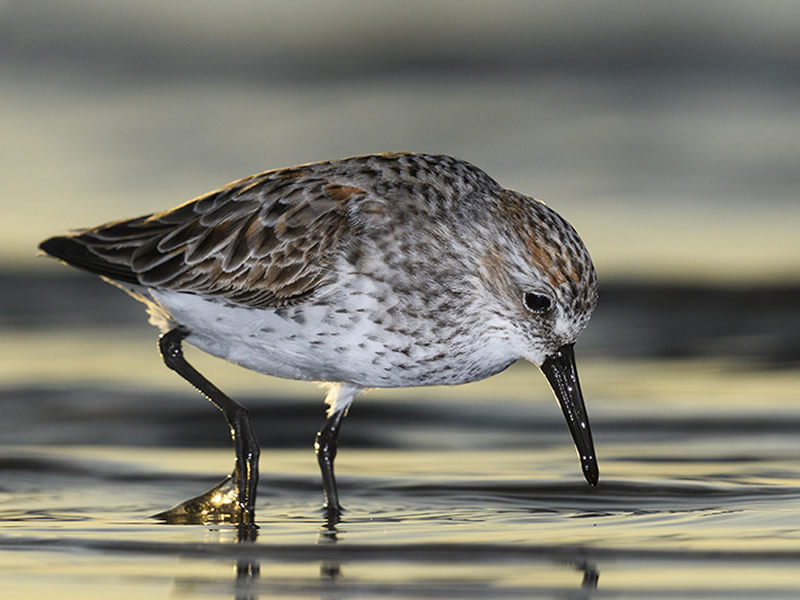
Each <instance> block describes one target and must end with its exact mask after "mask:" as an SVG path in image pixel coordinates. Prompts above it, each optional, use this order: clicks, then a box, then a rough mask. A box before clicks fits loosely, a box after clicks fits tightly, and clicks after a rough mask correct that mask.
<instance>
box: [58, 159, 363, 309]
mask: <svg viewBox="0 0 800 600" xmlns="http://www.w3.org/2000/svg"><path fill="white" fill-rule="evenodd" d="M365 194H366V192H365V191H364V190H362V189H360V188H356V187H352V186H350V187H347V186H342V185H339V184H337V183H335V181H331V179H330V175H329V176H328V177H327V178H326V177H321V176H319V175H318V174H315V173H313V172H312V171H311V170H310V169H308V168H303V167H300V168H292V169H287V170H279V171H269V172H267V173H262V174H260V175H254V176H251V177H247V178H245V179H242V180H240V181H237V182H233V183H231V184H229V185H227V186H225V187H224V188H221V189H220V190H216V191H214V192H211V193H209V194H206V195H205V196H202V197H200V198H197V199H196V200H193V201H191V202H188V203H186V204H183V205H181V206H178V207H176V208H174V209H172V210H169V211H166V212H163V213H158V214H153V215H145V216H143V217H137V218H135V219H129V220H125V221H116V222H113V223H108V224H105V225H100V226H99V227H95V228H93V229H87V230H83V231H80V232H77V233H76V234H74V235H72V236H63V237H60V238H53V240H68V242H67V241H62V242H61V243H60V244H57V243H55V242H52V240H48V241H47V242H44V243H43V244H42V249H43V250H45V251H46V252H48V253H51V254H54V255H56V256H58V255H57V254H56V253H55V252H54V251H53V252H51V250H53V249H54V248H55V247H56V246H59V245H60V246H63V247H68V248H69V252H66V251H63V252H62V254H65V256H59V258H62V260H65V261H66V262H69V263H71V264H74V265H75V266H78V267H81V268H84V269H86V270H89V271H91V272H93V273H98V274H100V275H104V276H107V277H109V278H111V279H117V280H120V281H124V282H127V283H136V284H140V285H145V286H152V287H158V288H161V289H167V290H175V291H183V292H190V293H197V294H205V295H209V296H213V297H218V298H220V299H221V300H224V301H227V302H231V303H234V304H239V305H243V306H250V307H258V308H264V307H279V306H285V305H287V304H291V303H295V302H298V301H301V300H302V299H303V298H305V297H307V296H308V295H310V294H312V293H313V292H314V291H315V290H316V289H318V288H319V287H320V285H322V284H324V282H325V279H326V277H327V276H328V274H329V272H330V267H331V263H332V261H333V260H334V257H335V254H336V249H337V248H338V245H339V244H340V242H341V240H342V236H343V235H344V234H345V232H346V231H347V229H348V227H349V221H348V216H347V215H348V203H351V202H353V201H354V200H355V199H357V198H359V197H363V196H364V195H365ZM66 254H68V256H67V255H66Z"/></svg>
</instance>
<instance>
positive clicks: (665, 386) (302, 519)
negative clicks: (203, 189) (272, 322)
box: [0, 276, 800, 598]
mask: <svg viewBox="0 0 800 600" xmlns="http://www.w3.org/2000/svg"><path fill="white" fill-rule="evenodd" d="M76 277H78V279H73V278H71V277H67V278H60V277H56V278H48V277H44V278H42V279H40V280H36V279H35V278H34V279H31V278H27V279H26V280H25V281H27V283H25V282H23V281H21V280H15V281H13V283H14V285H12V286H6V289H15V290H16V291H15V295H14V298H15V299H11V298H10V296H6V297H5V298H3V300H4V304H3V309H4V310H3V314H4V315H5V321H4V322H3V323H2V329H3V335H2V337H1V338H0V353H2V361H0V362H2V366H1V367H0V381H2V387H0V403H2V406H3V409H4V419H3V421H2V423H0V476H1V478H0V554H1V555H2V560H0V578H1V579H2V584H3V597H4V598H19V597H26V598H28V597H45V596H51V595H52V594H53V590H58V594H59V596H61V597H64V598H71V597H80V598H101V597H102V598H107V597H115V598H125V597H131V598H141V597H164V596H172V597H195V596H197V597H233V598H258V597H261V598H266V597H278V598H318V597H319V598H350V597H364V598H373V597H374V598H378V597H380V598H408V597H411V598H429V597H430V598H434V597H435V598H441V597H458V598H518V597H526V598H527V597H543V598H551V597H560V598H594V597H597V598H603V597H623V598H627V597H630V598H637V597H645V596H646V597H648V598H654V597H664V598H698V597H703V598H751V597H758V598H796V597H797V596H798V594H800V466H798V461H797V458H796V457H797V456H798V455H799V454H800V436H798V435H797V432H798V431H800V403H798V402H797V399H798V392H797V390H798V389H800V370H798V369H797V364H798V363H797V351H796V350H797V346H796V342H795V341H794V340H795V339H796V338H795V337H794V332H793V331H792V329H791V328H792V327H793V325H792V323H795V322H797V319H796V316H797V315H796V310H797V308H795V307H796V306H797V304H796V303H794V302H793V300H792V299H793V298H794V297H795V295H796V291H792V290H784V292H782V293H777V292H776V291H775V290H771V291H769V290H767V291H763V290H762V291H761V292H759V291H758V290H750V291H749V292H746V293H745V292H743V291H742V290H738V291H737V290H733V291H731V290H728V291H725V290H706V291H705V292H703V291H702V290H699V289H693V290H686V289H662V290H653V289H651V290H638V291H636V290H635V289H631V288H626V287H624V286H623V287H616V288H614V287H613V286H612V287H611V288H609V289H608V290H607V293H606V294H605V296H604V298H606V301H605V304H604V305H601V308H600V309H598V313H597V315H596V317H595V319H594V320H593V322H592V325H591V326H590V329H589V330H588V331H587V336H586V337H585V339H582V341H581V343H580V344H579V345H578V361H579V370H580V372H581V376H582V382H583V387H584V392H585V395H586V397H587V406H588V409H589V412H590V416H591V419H592V426H593V431H594V437H595V444H596V447H597V451H598V456H599V462H600V484H599V485H598V486H597V487H596V488H591V487H589V486H588V485H587V484H586V483H585V482H584V481H583V479H582V477H581V475H580V471H579V466H578V463H577V460H576V457H575V452H574V450H573V448H572V446H571V441H570V439H569V435H568V433H567V430H566V427H565V425H564V423H563V422H562V421H563V419H562V417H561V415H560V411H559V410H558V407H557V406H556V405H555V403H554V402H553V401H552V397H551V395H550V392H549V390H548V389H547V385H546V382H545V380H544V378H543V377H542V376H541V375H540V374H539V373H538V372H536V370H535V369H534V368H532V367H529V366H527V365H516V366H515V367H512V368H511V369H509V370H508V371H506V372H505V373H502V374H500V375H498V376H496V377H493V378H491V379H489V380H487V381H484V382H480V383H476V384H471V385H469V386H459V387H454V388H420V389H407V390H392V391H381V390H376V391H374V392H371V393H370V394H368V395H367V396H365V397H364V398H359V399H358V400H357V401H356V403H355V404H354V406H353V410H352V412H351V414H350V415H349V416H348V418H347V420H346V421H345V424H344V427H343V430H342V435H341V438H340V442H341V443H340V452H339V456H338V458H337V472H338V478H339V486H340V491H341V494H342V498H343V503H344V505H345V508H346V509H347V510H346V512H345V514H344V517H343V520H342V522H341V523H340V524H339V525H338V526H337V527H336V528H335V529H330V528H327V527H326V525H325V522H324V519H323V516H322V512H321V509H320V507H321V503H322V493H321V489H320V488H321V486H320V478H319V473H318V471H317V466H316V460H315V459H314V455H313V450H312V449H311V444H312V440H313V436H314V432H315V431H316V429H317V428H318V427H319V426H320V425H321V422H322V420H323V418H324V416H323V406H322V403H321V398H322V390H319V389H317V388H315V387H314V386H313V385H310V384H302V383H292V382H283V381H280V380H276V379H271V378H265V377H262V376H258V375H253V374H249V373H246V372H244V371H242V370H240V369H237V368H235V367H232V366H228V365H225V364H223V363H221V362H220V361H217V360H215V359H211V358H208V357H204V356H202V355H201V354H200V353H197V352H188V353H187V355H188V356H189V357H190V360H192V361H194V362H195V363H196V364H197V366H198V367H199V368H200V369H201V370H202V371H203V372H204V373H206V374H207V375H208V376H209V377H210V378H211V379H212V380H214V381H215V382H217V383H218V384H219V385H220V386H221V387H223V388H224V389H226V390H227V391H229V392H230V393H231V394H232V395H234V396H235V397H236V398H237V399H239V400H241V401H242V402H244V403H245V404H246V405H248V406H249V407H251V409H252V413H253V419H254V424H255V426H256V429H257V431H258V434H259V437H260V439H261V442H262V446H263V453H262V460H261V469H262V478H261V484H260V488H259V494H260V495H259V500H258V504H257V522H258V526H259V529H258V532H257V536H255V537H254V538H246V539H245V537H246V536H244V537H243V536H240V535H239V533H238V532H237V530H236V528H234V527H231V526H227V525H217V526H201V525H167V524H163V523H161V522H159V521H157V520H155V519H152V518H151V515H153V514H155V513H157V512H159V511H161V510H164V509H166V508H168V507H170V506H172V505H174V504H175V503H177V502H180V501H182V500H185V499H186V498H188V497H191V496H193V495H196V494H198V493H200V492H202V491H205V490H206V489H208V488H209V487H210V486H211V485H213V484H214V483H216V482H217V481H218V480H220V479H221V478H222V477H223V476H224V475H225V474H227V473H228V472H229V470H230V468H231V466H232V462H233V453H232V450H231V448H230V442H229V440H228V439H227V431H226V427H225V425H224V423H223V421H222V418H221V416H220V415H219V413H218V412H217V411H216V410H215V409H214V408H213V407H212V406H211V405H210V404H208V403H207V402H206V401H204V400H203V399H202V398H201V397H200V396H199V395H197V394H195V393H194V392H193V391H192V390H191V389H189V388H188V386H186V385H185V384H184V383H183V382H181V381H180V380H179V379H178V378H177V377H176V376H174V374H172V373H170V372H169V371H168V370H167V369H165V368H164V367H163V365H162V364H161V361H160V359H159V357H158V355H157V352H156V350H155V344H154V340H155V332H154V331H153V330H152V329H151V328H149V327H148V326H146V325H145V324H144V322H143V321H144V319H143V318H142V315H141V311H140V310H139V309H138V307H137V305H136V304H134V303H133V302H130V301H128V300H127V299H126V298H125V297H124V296H123V295H122V294H118V293H115V291H114V290H113V289H111V288H108V292H110V294H109V295H108V296H106V288H105V287H103V286H99V285H98V286H94V285H93V284H92V282H93V281H94V280H93V279H91V278H89V277H80V276H76ZM9 281H10V280H9V279H8V278H6V280H5V283H8V282H9ZM76 283H78V284H80V285H76ZM45 289H46V290H54V291H53V293H52V294H49V295H48V294H42V290H45ZM36 297H38V298H41V300H40V301H38V302H33V301H30V299H31V298H36ZM26 298H27V300H26ZM659 298H660V299H662V301H661V302H658V301H655V300H654V299H659ZM709 298H713V303H711V304H712V305H713V307H712V308H711V309H709V312H708V315H707V316H706V317H703V316H702V315H699V316H698V315H697V314H694V317H693V318H692V319H689V320H690V321H691V322H693V323H694V325H689V324H687V323H686V321H687V319H678V320H675V316H676V315H675V314H672V313H671V312H670V311H680V310H682V308H681V307H685V306H688V305H690V304H693V305H695V306H697V307H703V306H705V305H706V304H708V302H707V300H708V299H709ZM665 299H669V301H666V300H665ZM742 306H747V307H753V306H761V307H764V306H766V307H768V309H769V310H764V311H760V314H761V315H762V316H761V317H760V320H759V317H758V316H756V315H750V317H749V318H742V319H738V320H737V319H733V318H731V315H737V314H741V315H746V314H749V313H746V312H745V311H742V310H741V308H742ZM98 309H102V312H100V313H98ZM697 310H700V308H698V309H697ZM792 311H795V312H792ZM622 315H624V316H627V318H622V317H621V316H622ZM770 315H771V316H770ZM12 317H13V318H12ZM778 317H782V318H778ZM726 319H727V322H728V325H727V326H723V325H725V321H726ZM669 320H673V325H672V327H669V326H668V325H666V322H667V321H669ZM626 324H627V327H626ZM644 331H651V332H658V333H657V334H656V335H651V336H650V337H648V336H646V335H644V334H643V332H644ZM671 332H672V337H670V335H671ZM755 355H757V357H758V358H759V360H754V358H753V356H755Z"/></svg>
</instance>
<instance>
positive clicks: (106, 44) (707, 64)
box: [0, 0, 800, 378]
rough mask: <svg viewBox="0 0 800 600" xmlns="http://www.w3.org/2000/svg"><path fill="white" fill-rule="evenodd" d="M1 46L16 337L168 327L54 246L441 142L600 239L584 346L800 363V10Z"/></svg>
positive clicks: (200, 13)
mask: <svg viewBox="0 0 800 600" xmlns="http://www.w3.org/2000/svg"><path fill="white" fill-rule="evenodd" d="M0 57H2V60H1V61H0V81H2V84H0V126H1V127H2V132H3V144H2V145H0V164H1V165H2V167H0V168H1V169H2V181H3V192H2V195H1V196H0V202H2V208H3V211H2V214H3V218H2V220H0V233H1V234H2V235H0V277H2V278H3V281H5V284H4V285H2V286H0V289H1V290H2V291H0V293H1V294H2V305H0V308H2V309H3V310H2V313H3V316H2V319H3V323H4V324H5V325H7V326H16V325H26V324H27V325H28V326H32V325H35V324H42V325H47V324H49V325H53V324H60V325H61V326H64V325H66V324H68V323H71V324H73V325H77V326H79V327H83V326H85V325H86V324H87V323H98V319H102V318H105V319H106V321H105V322H106V324H120V323H122V322H124V320H125V319H128V321H129V322H130V323H134V322H135V323H137V324H139V325H140V327H141V329H139V330H137V331H145V329H146V326H145V325H144V323H143V319H142V313H141V311H139V310H137V309H136V308H134V307H132V305H131V303H130V302H129V301H128V300H127V299H126V298H124V297H122V296H121V295H120V294H117V293H116V291H114V290H103V291H101V288H102V287H103V286H102V285H101V284H100V283H99V282H96V281H94V280H93V279H92V278H89V277H80V276H76V275H75V274H74V273H72V272H69V270H67V269H65V268H64V267H62V266H60V265H58V264H57V263H56V262H55V261H50V260H45V259H42V258H40V257H37V256H36V245H37V243H38V242H39V241H40V240H42V239H44V238H45V237H48V236H50V235H53V234H56V233H59V232H61V231H64V230H65V229H69V228H75V227H82V226H90V225H95V224H98V223H101V222H104V221H107V220H112V219H117V218H122V217H130V216H136V215H140V214H144V213H149V212H153V211H158V210H163V209H166V208H169V207H172V206H175V205H177V204H179V203H181V202H184V201H186V200H189V199H191V198H193V197H195V196H197V195H199V194H202V193H204V192H206V191H209V190H211V189H213V188H216V187H218V186H220V185H222V184H224V183H226V182H228V181H231V180H233V179H237V178H239V177H243V176H246V175H248V174H251V173H254V172H258V171H262V170H267V169H271V168H277V167H283V166H288V165H292V164H296V163H301V162H310V161H315V160H323V159H330V158H336V157H343V156H348V155H353V154H363V153H371V152H385V151H424V152H435V153H439V152H441V153H447V154H452V155H454V156H457V157H460V158H463V159H466V160H468V161H471V162H473V163H475V164H476V165H478V166H480V167H482V168H483V169H484V170H486V171H487V172H488V173H489V174H491V175H492V176H493V177H495V178H496V179H497V180H498V181H500V182H501V183H502V184H504V185H505V186H507V187H510V188H514V189H518V190H520V191H522V192H524V193H527V194H530V195H533V196H535V197H537V198H540V199H542V200H544V201H545V202H547V203H548V204H550V205H551V206H553V207H554V208H555V209H556V210H558V211H559V212H560V213H561V214H562V215H564V216H565V217H566V218H567V219H568V220H569V221H571V222H572V223H573V224H574V225H575V227H576V228H577V229H578V230H579V232H580V233H581V234H582V236H583V238H584V240H585V241H586V243H587V245H588V247H589V249H590V251H591V252H592V255H593V257H594V260H595V263H596V266H597V269H598V273H599V276H600V281H601V304H600V308H599V309H598V312H597V315H596V318H595V320H594V322H593V325H592V327H590V328H589V330H588V331H587V334H586V336H585V340H584V348H585V351H587V352H590V353H591V352H595V351H596V352H597V353H599V354H608V353H612V354H613V353H622V354H629V355H647V354H649V353H658V354H665V355H670V356H672V355H686V354H693V353H699V354H707V353H712V354H719V353H722V354H734V355H736V356H746V357H748V358H765V357H766V358H768V359H769V360H776V361H779V362H782V363H785V362H786V361H789V362H796V361H797V359H798V355H800V349H798V342H797V340H798V339H800V331H798V329H799V328H800V325H798V319H797V318H796V316H797V311H798V308H797V307H798V304H800V302H798V298H799V297H800V296H799V295H798V292H797V286H798V283H800V241H799V240H800V238H798V234H797V226H798V223H800V201H799V200H800V198H799V197H798V192H799V191H800V168H798V165H800V4H798V3H797V2H793V1H791V0H787V1H781V0H769V1H765V2H757V3H756V2H750V1H746V0H741V1H737V0H731V1H724V2H714V1H709V2H702V3H698V2H694V1H677V2H668V3H667V2H664V3H653V2H646V3H645V2H638V1H635V0H615V1H610V2H599V3H598V2H562V1H560V0H559V1H556V0H553V1H538V2H517V1H502V0H500V1H497V2H492V3H485V2H462V1H455V0H454V1H437V2H429V1H424V2H423V1H416V0H408V1H405V2H370V1H367V0H345V1H340V2H321V1H313V0H297V1H292V2H255V1H247V0H232V1H230V2H226V3H212V2H195V1H181V0H178V1H173V2H169V3H164V2H155V1H149V0H143V1H140V2H136V3H123V2H104V1H100V0H73V1H69V2H55V1H53V2H46V1H38V0H34V1H14V0H0ZM76 277H78V278H77V279H76ZM64 286H67V287H64ZM69 286H71V287H69ZM57 290H60V291H57ZM95 293H97V294H103V296H102V298H103V299H102V300H97V301H95V302H90V301H83V300H80V298H81V297H82V296H81V294H84V295H85V294H95ZM74 294H77V295H78V299H76V297H75V296H74ZM116 306H118V307H119V310H118V311H117V310H115V307H116ZM82 310H83V311H84V313H81V311H82ZM81 314H83V317H81ZM102 314H105V315H106V316H105V317H102V316H101V315H102ZM82 319H83V320H82ZM7 339H8V338H7ZM9 343H10V342H9ZM5 352H6V353H9V354H10V357H11V358H13V359H15V361H14V367H13V368H14V369H16V372H17V374H20V373H21V372H20V371H19V368H20V365H19V364H18V363H19V362H24V361H23V359H22V358H20V350H19V347H18V346H17V345H16V343H15V345H14V346H9V345H5ZM6 364H11V363H8V362H7V363H6ZM11 369H12V367H10V366H7V367H6V368H5V369H4V370H5V372H6V375H7V376H13V373H11V372H10V371H11ZM26 372H27V371H26ZM23 378H24V377H23Z"/></svg>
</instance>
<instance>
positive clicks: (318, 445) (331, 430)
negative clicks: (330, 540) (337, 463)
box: [314, 410, 346, 526]
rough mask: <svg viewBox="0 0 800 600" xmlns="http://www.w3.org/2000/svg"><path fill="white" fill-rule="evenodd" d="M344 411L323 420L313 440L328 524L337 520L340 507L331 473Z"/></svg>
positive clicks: (334, 479)
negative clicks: (320, 474) (320, 473)
mask: <svg viewBox="0 0 800 600" xmlns="http://www.w3.org/2000/svg"><path fill="white" fill-rule="evenodd" d="M345 412H346V411H344V410H340V411H338V412H336V413H334V414H332V415H331V416H330V417H328V420H327V421H325V424H324V425H323V426H322V429H320V430H319V433H317V437H316V439H315V440H314V450H316V453H317V462H319V468H320V471H322V489H323V491H324V492H325V506H324V508H325V511H326V513H327V517H328V525H330V526H333V525H336V523H338V522H339V516H340V514H341V512H342V507H341V505H340V504H339V492H338V491H337V490H336V477H335V476H334V474H333V461H334V459H335V458H336V438H337V437H339V426H340V425H341V424H342V419H344V414H345Z"/></svg>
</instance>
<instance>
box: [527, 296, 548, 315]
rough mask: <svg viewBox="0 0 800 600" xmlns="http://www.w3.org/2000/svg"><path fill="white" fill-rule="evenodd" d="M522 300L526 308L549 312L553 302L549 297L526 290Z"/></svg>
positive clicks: (532, 310)
mask: <svg viewBox="0 0 800 600" xmlns="http://www.w3.org/2000/svg"><path fill="white" fill-rule="evenodd" d="M522 301H523V302H524V303H525V308H527V309H528V310H529V311H531V312H535V313H543V312H547V311H548V310H550V306H551V304H552V303H551V302H550V298H549V297H547V296H545V295H544V294H534V293H533V292H525V293H524V294H523V295H522Z"/></svg>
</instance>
